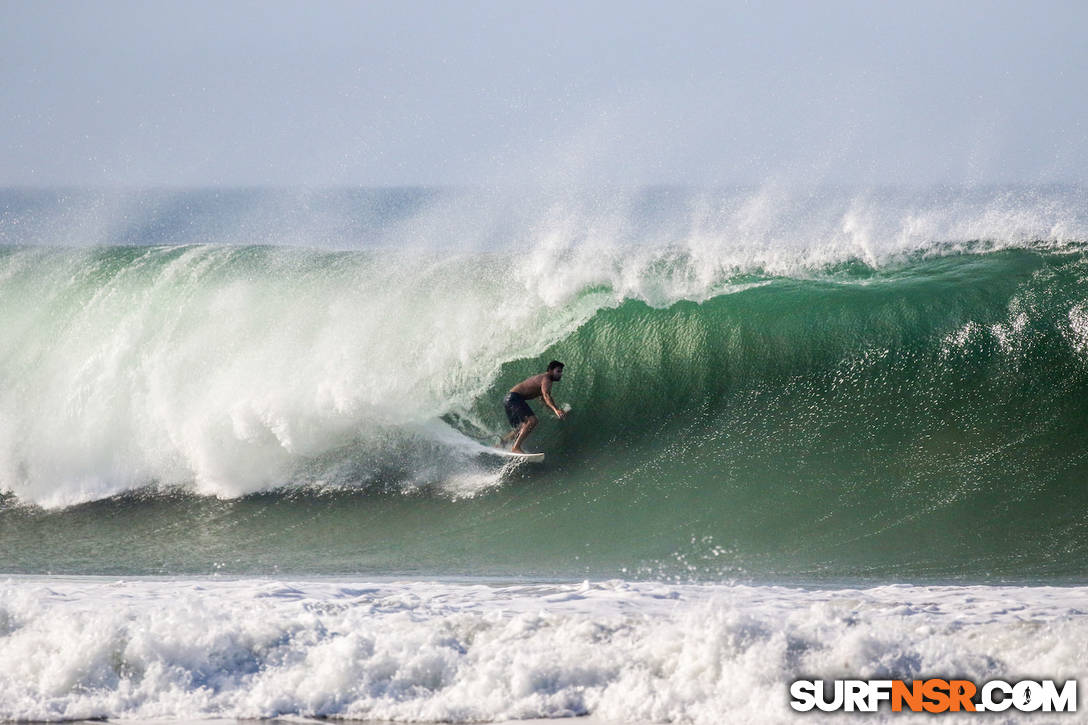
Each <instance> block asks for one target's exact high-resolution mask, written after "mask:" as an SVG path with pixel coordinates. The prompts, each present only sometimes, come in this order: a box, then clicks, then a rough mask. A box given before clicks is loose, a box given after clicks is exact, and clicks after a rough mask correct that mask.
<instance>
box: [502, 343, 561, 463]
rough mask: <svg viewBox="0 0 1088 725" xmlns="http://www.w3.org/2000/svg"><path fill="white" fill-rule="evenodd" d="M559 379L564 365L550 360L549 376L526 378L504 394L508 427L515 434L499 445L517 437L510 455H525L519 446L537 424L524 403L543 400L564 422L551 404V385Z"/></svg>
mask: <svg viewBox="0 0 1088 725" xmlns="http://www.w3.org/2000/svg"><path fill="white" fill-rule="evenodd" d="M562 378H563V363H561V362H559V361H558V360H552V361H551V362H550V363H548V372H546V373H541V374H540V375H534V376H533V377H531V378H526V379H525V380H522V381H521V382H520V383H518V384H517V385H515V386H514V387H512V388H510V392H509V393H507V394H506V397H505V398H504V399H503V401H502V404H503V407H504V408H506V417H507V419H508V420H509V421H510V425H512V426H513V427H514V430H512V431H510V432H509V433H507V434H506V435H504V436H503V437H502V441H501V443H500V445H506V444H507V443H509V442H510V439H512V438H514V437H515V436H517V438H516V439H515V440H514V447H513V448H511V449H510V451H511V452H513V453H525V451H523V450H522V449H521V444H522V443H523V442H525V439H526V438H527V437H528V435H529V434H530V433H532V432H533V428H536V424H537V419H536V415H535V414H534V413H533V409H532V408H530V407H529V404H528V403H526V402H525V401H527V400H532V399H534V398H539V397H541V396H543V398H544V405H546V406H548V407H549V408H551V409H552V412H553V413H555V416H556V417H557V418H559V420H563V419H564V418H566V417H567V414H566V413H564V412H563V411H562V410H560V409H559V408H558V407H557V406H556V404H555V401H554V400H552V384H553V383H558V382H559V381H560V380H561V379H562Z"/></svg>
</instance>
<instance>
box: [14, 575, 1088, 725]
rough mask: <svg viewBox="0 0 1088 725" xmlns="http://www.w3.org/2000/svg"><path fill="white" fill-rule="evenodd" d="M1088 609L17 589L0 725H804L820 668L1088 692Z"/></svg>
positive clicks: (606, 589)
mask: <svg viewBox="0 0 1088 725" xmlns="http://www.w3.org/2000/svg"><path fill="white" fill-rule="evenodd" d="M1086 595H1088V590H1085V589H1084V588H1053V587H915V586H887V587H877V588H871V589H822V590H804V589H793V588H786V587H752V586H728V585H701V586H696V585H680V586H678V585H666V584H655V583H650V582H645V583H629V582H619V581H605V582H596V583H594V582H588V581H587V582H583V583H582V584H528V585H526V584H523V585H506V586H502V585H482V584H479V585H470V584H453V583H427V582H399V583H392V582H379V583H374V582H334V581H296V582H281V581H271V580H239V581H222V580H204V581H176V580H166V581H162V580H158V581H156V580H136V581H128V582H108V581H105V580H101V579H94V578H76V579H64V580H58V579H33V578H31V579H17V580H9V581H7V582H6V583H4V584H2V585H0V661H3V662H4V663H5V667H4V668H3V669H2V670H0V719H5V720H79V719H87V718H137V719H150V718H170V719H183V718H188V719H209V718H224V717H226V718H270V717H277V716H303V717H329V716H331V717H345V718H352V719H367V720H396V721H426V722H438V721H442V722H472V721H481V720H486V721H494V720H503V719H523V718H531V717H562V716H571V715H585V714H592V715H595V716H599V717H600V718H602V719H604V720H609V721H649V720H654V721H672V722H676V721H687V722H693V723H715V722H720V719H721V718H722V717H727V718H729V719H735V720H748V719H752V720H760V721H764V722H767V721H771V722H791V721H794V717H795V715H794V713H792V712H791V711H789V710H788V705H787V700H788V698H787V697H786V693H787V692H788V686H789V683H790V682H791V681H792V680H793V679H796V678H798V677H802V676H805V675H808V674H811V673H814V672H818V673H821V676H823V677H825V678H861V679H869V678H874V679H875V678H895V679H908V680H909V679H912V678H915V677H926V676H940V675H941V674H942V673H943V674H945V675H950V674H955V675H956V676H962V677H965V678H967V679H972V680H974V681H976V682H981V681H985V680H988V679H998V678H1000V679H1005V680H1015V679H1017V678H1018V677H1028V676H1031V675H1032V674H1037V673H1040V672H1045V673H1046V674H1047V676H1048V677H1053V678H1056V679H1072V678H1075V677H1076V676H1077V675H1078V674H1080V672H1079V668H1080V667H1081V665H1082V653H1083V647H1084V645H1085V642H1086V641H1088V618H1086V617H1085V615H1084V613H1083V611H1081V605H1082V603H1083V601H1084V598H1085V596H1086ZM876 717H877V719H878V720H883V719H891V715H890V714H889V713H886V712H885V713H882V714H881V715H878V716H876Z"/></svg>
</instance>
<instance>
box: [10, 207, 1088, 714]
mask: <svg viewBox="0 0 1088 725" xmlns="http://www.w3.org/2000/svg"><path fill="white" fill-rule="evenodd" d="M0 244H2V246H0V582H2V583H0V719H8V720H10V719H19V720H27V719H29V720H42V719H49V720H72V719H86V718H116V719H119V718H138V719H148V718H152V719H154V718H173V719H177V718H186V719H213V718H272V717H282V716H302V717H316V716H321V717H342V718H352V719H369V720H397V721H400V720H410V721H420V720H422V721H444V722H450V721H452V722H470V721H481V720H503V719H518V718H530V717H559V716H569V715H586V714H590V715H594V716H597V717H599V718H604V719H607V720H609V721H616V722H627V721H661V722H699V723H702V722H706V723H713V722H721V721H724V720H728V721H737V722H743V721H757V722H758V721H791V720H793V719H795V717H810V718H811V716H795V715H794V714H793V713H792V712H791V711H790V709H789V707H788V685H789V683H790V682H791V681H792V680H794V679H797V678H799V677H807V676H816V677H823V678H824V679H833V678H836V677H842V678H868V677H894V678H901V679H914V678H925V677H929V676H933V677H941V676H944V677H948V676H957V677H968V678H969V679H974V680H975V681H977V682H982V681H985V680H987V679H1005V680H1010V681H1012V680H1015V679H1017V678H1022V677H1033V678H1042V677H1047V678H1054V679H1073V678H1079V679H1080V680H1081V689H1082V691H1083V685H1084V682H1085V681H1086V680H1085V679H1084V678H1085V676H1086V675H1088V670H1086V668H1085V666H1084V657H1083V652H1084V651H1088V617H1086V614H1085V613H1086V612H1088V567H1086V565H1085V561H1088V507H1086V504H1088V485H1086V484H1088V432H1086V424H1088V194H1086V190H1085V189H1084V188H1082V187H1063V186H1049V187H1016V188H1004V187H1003V188H981V189H980V188H973V189H963V188H934V189H867V190H858V189H839V188H830V189H813V188H805V189H789V188H780V187H767V188H745V189H714V190H705V189H687V188H673V187H667V188H651V189H641V190H623V189H605V190H601V189H598V190H592V191H580V192H577V193H574V192H570V193H555V192H551V193H537V194H530V193H528V192H518V193H515V192H510V191H504V192H501V193H500V192H496V191H493V190H487V189H468V190H466V189H373V190H372V189H361V190H259V189H241V190H189V191H180V190H174V191H166V190H145V191H89V190H70V189H51V190H7V191H4V192H0ZM553 358H554V359H559V360H562V361H563V362H565V363H566V366H567V367H566V371H565V375H564V378H563V380H562V382H561V383H559V384H558V385H557V386H556V388H555V396H556V398H557V400H558V402H560V403H565V404H569V405H570V406H571V408H572V411H571V414H570V416H569V417H568V419H567V420H565V421H557V420H555V419H554V418H552V417H551V416H550V415H543V413H544V412H546V411H545V410H544V408H543V407H542V406H541V405H540V403H539V401H537V402H536V403H535V407H536V408H537V410H538V412H539V413H541V414H542V415H541V424H540V426H539V427H538V429H537V431H536V432H534V434H533V435H532V436H531V438H530V441H529V443H528V444H527V447H528V448H530V449H532V450H540V451H543V452H545V453H546V454H547V458H546V460H545V462H544V463H543V464H540V465H520V466H519V465H515V464H512V463H511V462H510V461H509V460H507V459H504V458H500V457H497V456H494V455H491V454H489V453H488V449H489V447H490V446H491V445H492V444H493V443H494V442H495V441H496V440H497V438H498V436H499V435H501V434H502V433H504V432H505V430H506V422H505V416H504V414H503V411H502V408H501V400H502V396H503V394H504V393H505V391H506V390H507V389H509V387H510V386H511V385H513V384H514V383H516V382H518V381H519V380H521V379H522V378H523V377H526V376H528V375H530V374H533V373H536V372H540V371H542V370H543V368H544V366H545V365H546V364H547V362H548V361H549V360H551V359H553ZM882 717H888V718H889V719H890V718H891V714H890V713H887V712H885V713H883V716H877V718H876V719H881V718H882ZM897 717H901V716H897ZM1017 717H1024V718H1027V719H1030V718H1029V716H1026V715H1024V716H1017ZM1077 717H1081V716H1080V715H1079V714H1078V715H1072V716H1067V719H1069V718H1072V719H1069V721H1073V720H1075V718H1077ZM908 719H910V718H908ZM1063 721H1064V720H1063ZM1082 721H1083V719H1082Z"/></svg>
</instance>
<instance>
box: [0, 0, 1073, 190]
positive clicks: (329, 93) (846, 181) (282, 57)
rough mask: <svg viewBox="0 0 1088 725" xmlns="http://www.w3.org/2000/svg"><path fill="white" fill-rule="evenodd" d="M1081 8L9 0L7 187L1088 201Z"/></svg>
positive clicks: (3, 174)
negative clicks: (952, 194)
mask: <svg viewBox="0 0 1088 725" xmlns="http://www.w3.org/2000/svg"><path fill="white" fill-rule="evenodd" d="M1086 21H1088V5H1085V4H1083V3H1075V2H1044V3H1036V4H1032V5H1030V6H1029V5H1028V4H1024V3H1012V2H968V3H958V4H955V5H951V6H950V5H946V4H942V3H936V2H923V3H911V4H909V5H893V6H885V5H870V4H866V3H861V2H841V1H840V2H829V3H821V4H802V3H785V2H777V3H765V4H760V5H759V6H758V7H750V6H747V5H745V4H739V3H729V4H724V5H719V4H714V3H686V4H683V5H680V6H678V7H668V8H666V7H664V6H658V5H651V4H645V3H636V4H629V3H619V2H601V3H593V4H589V5H580V4H574V3H558V4H553V5H548V6H539V7H538V6H527V5H514V4H506V3H499V2H476V3H460V4H448V5H441V4H429V3H424V2H407V3H396V4H394V3H386V2H375V3H365V4H364V3H348V2H328V3H322V4H314V5H311V4H304V3H299V2H287V1H285V0H275V1H273V2H264V3H259V2H228V3H213V2H207V1H201V2H194V3H187V4H184V5H182V4H143V3H138V2H131V1H124V2H120V1H119V2H109V3H99V4H81V3H75V2H58V1H55V0H54V1H50V2H39V3H23V2H16V1H15V0H2V2H0V39H2V47H3V51H0V52H2V56H0V58H2V61H0V83H2V84H3V88H4V92H3V93H2V94H0V99H2V100H0V120H2V122H3V124H4V128H5V131H6V133H5V135H6V141H7V142H6V143H5V144H4V145H3V146H2V147H0V149H2V150H0V185H2V186H6V187H31V188H34V187H51V186H70V187H107V188H147V187H168V188H202V187H262V188H264V187H297V186H306V187H360V186H361V187H417V186H421V187H485V188H509V187H527V186H547V187H573V188H579V187H585V186H595V187H600V186H615V187H627V188H629V187H632V186H636V187H645V186H702V187H707V186H722V187H734V186H742V187H744V186H759V185H765V184H801V185H839V186H851V187H856V186H904V185H905V186H920V185H952V186H1008V185H1034V184H1051V183H1055V184H1083V183H1085V181H1086V180H1088V173H1086V169H1088V126H1086V124H1085V121H1084V119H1085V118H1086V117H1088V99H1086V95H1085V94H1084V92H1083V89H1084V88H1085V87H1088V44H1085V43H1084V42H1083V40H1082V38H1081V37H1080V35H1081V34H1082V31H1083V28H1084V27H1086V26H1088V23H1086Z"/></svg>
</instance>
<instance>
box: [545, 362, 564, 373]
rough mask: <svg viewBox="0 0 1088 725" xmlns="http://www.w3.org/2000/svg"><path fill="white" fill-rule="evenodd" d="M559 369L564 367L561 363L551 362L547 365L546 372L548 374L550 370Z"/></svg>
mask: <svg viewBox="0 0 1088 725" xmlns="http://www.w3.org/2000/svg"><path fill="white" fill-rule="evenodd" d="M561 367H564V365H563V363H561V362H559V361H558V360H552V361H551V362H550V363H548V372H549V373H550V372H551V371H552V370H555V369H556V368H561Z"/></svg>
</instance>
